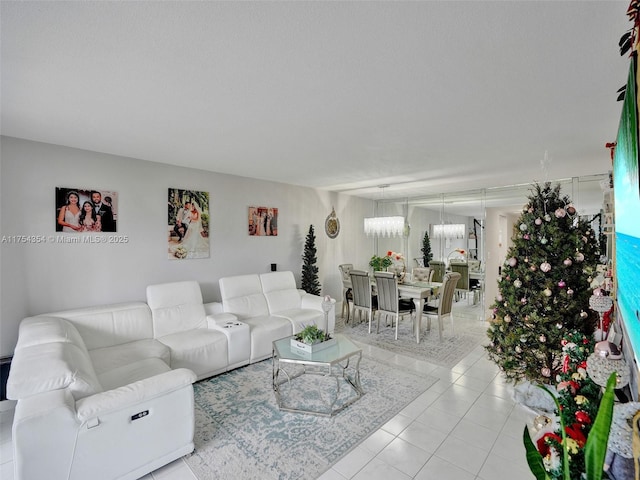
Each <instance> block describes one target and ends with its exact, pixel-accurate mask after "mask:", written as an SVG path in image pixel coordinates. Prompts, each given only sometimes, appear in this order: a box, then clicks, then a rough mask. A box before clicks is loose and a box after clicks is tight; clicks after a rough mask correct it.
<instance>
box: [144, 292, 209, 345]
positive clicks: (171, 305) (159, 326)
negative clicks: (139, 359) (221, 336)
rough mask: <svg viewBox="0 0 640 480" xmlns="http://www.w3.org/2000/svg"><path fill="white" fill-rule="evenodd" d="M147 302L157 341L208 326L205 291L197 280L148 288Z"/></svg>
mask: <svg viewBox="0 0 640 480" xmlns="http://www.w3.org/2000/svg"><path fill="white" fill-rule="evenodd" d="M147 302H148V303H149V307H150V308H151V312H152V318H153V336H154V337H155V338H160V337H164V336H165V335H170V334H172V333H176V332H182V331H185V330H192V329H194V328H203V327H206V326H207V320H206V314H205V311H204V305H203V304H202V292H201V291H200V285H199V284H198V282H196V281H193V280H192V281H186V282H173V283H162V284H158V285H149V286H148V287H147Z"/></svg>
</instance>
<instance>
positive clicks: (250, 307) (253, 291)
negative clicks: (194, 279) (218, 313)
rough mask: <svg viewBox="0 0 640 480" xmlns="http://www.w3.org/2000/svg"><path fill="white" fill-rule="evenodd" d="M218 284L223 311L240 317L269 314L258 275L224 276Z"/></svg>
mask: <svg viewBox="0 0 640 480" xmlns="http://www.w3.org/2000/svg"><path fill="white" fill-rule="evenodd" d="M219 284H220V295H221V296H222V307H223V309H224V311H225V312H227V313H233V314H234V315H237V316H238V317H239V318H241V319H243V318H251V317H260V316H264V315H269V308H268V306H267V300H266V299H265V297H264V294H263V293H262V284H261V283H260V277H259V276H258V275H256V274H252V275H237V276H234V277H225V278H221V279H220V281H219Z"/></svg>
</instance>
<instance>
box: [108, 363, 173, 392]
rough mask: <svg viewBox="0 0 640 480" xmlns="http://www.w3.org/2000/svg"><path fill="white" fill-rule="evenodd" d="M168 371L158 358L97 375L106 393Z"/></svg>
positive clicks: (166, 366)
mask: <svg viewBox="0 0 640 480" xmlns="http://www.w3.org/2000/svg"><path fill="white" fill-rule="evenodd" d="M170 370H171V368H170V367H169V365H167V364H166V363H164V362H163V361H162V360H160V359H159V358H147V359H144V360H138V361H135V362H131V363H130V364H128V365H121V366H119V367H117V368H113V369H111V370H108V371H106V372H103V373H101V374H100V375H98V380H99V381H100V384H101V385H102V387H103V388H104V390H105V391H108V390H113V389H115V388H119V387H123V386H125V385H129V384H130V383H133V382H138V381H140V380H144V379H145V378H149V377H153V376H154V375H159V374H161V373H164V372H168V371H170Z"/></svg>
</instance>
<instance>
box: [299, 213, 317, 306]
mask: <svg viewBox="0 0 640 480" xmlns="http://www.w3.org/2000/svg"><path fill="white" fill-rule="evenodd" d="M316 251H317V250H316V235H315V232H314V230H313V225H309V233H307V240H306V241H305V244H304V255H303V256H302V260H303V263H302V290H304V291H305V292H307V293H310V294H312V295H320V281H319V280H318V267H317V266H316V262H317V261H318V259H317V257H316Z"/></svg>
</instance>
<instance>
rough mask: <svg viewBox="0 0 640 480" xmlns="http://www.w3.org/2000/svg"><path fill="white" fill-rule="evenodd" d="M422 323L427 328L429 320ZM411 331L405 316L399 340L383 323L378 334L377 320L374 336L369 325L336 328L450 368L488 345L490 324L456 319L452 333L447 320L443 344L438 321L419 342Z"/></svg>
mask: <svg viewBox="0 0 640 480" xmlns="http://www.w3.org/2000/svg"><path fill="white" fill-rule="evenodd" d="M422 324H423V325H424V326H425V327H426V324H427V319H426V318H424V317H423V318H422ZM412 328H413V327H412V321H411V319H410V318H409V317H408V316H406V317H404V319H402V320H401V321H400V325H399V327H398V340H396V339H395V329H394V328H390V327H386V326H384V325H383V321H382V320H381V322H380V333H378V334H376V333H375V321H374V323H373V324H372V325H371V334H369V322H361V323H357V324H355V326H353V327H351V325H350V324H349V325H347V326H344V325H342V324H339V326H338V325H337V326H336V331H338V330H339V331H340V333H343V334H344V335H346V336H348V337H349V338H351V339H352V340H353V341H355V342H360V343H364V344H367V345H371V346H374V347H378V348H382V349H384V350H389V351H391V352H393V353H397V354H401V355H406V356H408V357H412V358H416V359H418V360H424V361H427V362H430V363H433V364H435V365H439V366H442V367H447V368H451V367H453V366H454V365H456V364H457V363H458V362H459V361H460V360H462V359H463V358H464V357H465V356H466V355H467V354H468V353H469V352H471V351H472V350H473V349H474V348H476V347H477V346H479V345H484V344H486V343H487V342H488V337H487V328H488V325H487V323H486V322H482V321H480V320H478V319H476V318H469V317H462V316H461V317H454V330H453V332H452V331H451V321H450V320H449V319H446V320H445V321H444V333H443V338H442V341H440V338H439V336H438V322H437V320H435V319H432V320H431V331H427V330H426V328H423V329H422V332H421V335H420V343H417V342H416V337H415V335H414V334H413V329H412Z"/></svg>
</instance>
